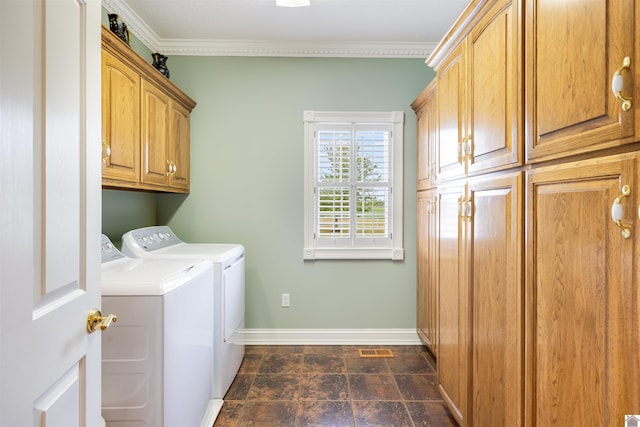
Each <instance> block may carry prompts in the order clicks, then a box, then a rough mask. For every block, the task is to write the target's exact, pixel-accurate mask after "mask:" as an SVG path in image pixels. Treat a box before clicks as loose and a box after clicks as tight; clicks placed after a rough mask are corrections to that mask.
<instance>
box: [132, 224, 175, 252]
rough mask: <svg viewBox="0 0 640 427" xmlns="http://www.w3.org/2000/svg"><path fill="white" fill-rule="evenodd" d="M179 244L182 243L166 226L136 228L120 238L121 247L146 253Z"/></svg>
mask: <svg viewBox="0 0 640 427" xmlns="http://www.w3.org/2000/svg"><path fill="white" fill-rule="evenodd" d="M180 243H183V242H182V240H180V239H179V238H178V237H177V236H176V235H175V233H174V232H173V231H172V230H171V228H169V227H167V226H166V225H156V226H152V227H144V228H138V229H135V230H131V231H128V232H126V233H125V234H124V235H123V236H122V246H123V247H124V246H125V245H127V246H138V247H139V248H141V249H143V250H145V251H147V252H151V251H155V250H158V249H162V248H166V247H168V246H173V245H177V244H180Z"/></svg>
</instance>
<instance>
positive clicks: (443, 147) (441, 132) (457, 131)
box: [436, 42, 467, 180]
mask: <svg viewBox="0 0 640 427" xmlns="http://www.w3.org/2000/svg"><path fill="white" fill-rule="evenodd" d="M465 47H466V44H465V42H463V43H461V44H460V46H458V47H457V48H456V50H455V51H454V52H452V53H451V55H450V57H449V59H448V60H447V62H446V63H444V64H443V65H442V67H441V68H440V69H439V70H438V83H437V84H438V103H437V106H438V144H437V147H438V150H437V153H436V155H437V162H436V163H437V165H436V168H437V171H436V173H437V176H438V179H439V180H440V179H450V178H455V177H461V176H464V174H465V173H466V162H465V159H464V156H463V153H462V151H461V150H462V144H463V143H466V140H467V125H466V93H467V89H466V87H465V85H466V69H465V67H466V61H465Z"/></svg>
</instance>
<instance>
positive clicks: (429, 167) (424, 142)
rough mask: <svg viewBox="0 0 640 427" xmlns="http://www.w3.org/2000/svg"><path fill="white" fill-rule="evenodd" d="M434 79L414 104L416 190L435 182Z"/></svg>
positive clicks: (435, 125) (435, 98)
mask: <svg viewBox="0 0 640 427" xmlns="http://www.w3.org/2000/svg"><path fill="white" fill-rule="evenodd" d="M436 83H437V82H436V80H435V79H434V80H433V81H432V82H431V83H430V84H429V85H428V86H427V87H426V88H425V90H424V91H423V92H422V93H421V94H420V96H419V97H418V99H416V103H419V105H415V103H414V106H415V107H416V115H417V120H418V149H417V152H418V164H417V176H418V182H417V185H418V190H422V189H426V188H431V187H432V186H433V185H434V183H435V175H436V164H435V161H436V156H435V149H436V143H437V141H438V139H437V137H438V122H437V120H438V112H437V86H436Z"/></svg>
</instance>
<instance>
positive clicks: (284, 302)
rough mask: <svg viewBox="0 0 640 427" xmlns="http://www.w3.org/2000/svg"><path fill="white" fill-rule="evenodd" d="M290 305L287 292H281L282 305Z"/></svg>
mask: <svg viewBox="0 0 640 427" xmlns="http://www.w3.org/2000/svg"><path fill="white" fill-rule="evenodd" d="M290 305H291V301H290V299H289V294H282V306H283V307H289V306H290Z"/></svg>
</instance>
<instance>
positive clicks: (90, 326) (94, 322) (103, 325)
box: [87, 308, 118, 333]
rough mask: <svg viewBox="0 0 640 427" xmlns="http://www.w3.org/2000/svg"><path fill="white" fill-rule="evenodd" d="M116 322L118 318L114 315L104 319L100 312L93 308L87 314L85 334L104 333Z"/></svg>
mask: <svg viewBox="0 0 640 427" xmlns="http://www.w3.org/2000/svg"><path fill="white" fill-rule="evenodd" d="M117 321H118V318H117V317H116V315H115V314H110V315H108V316H106V317H104V316H102V313H101V312H100V310H98V309H97V308H94V309H93V310H91V311H90V312H89V317H87V332H89V333H92V332H95V331H98V330H100V331H104V330H105V329H107V328H108V327H109V326H111V324H112V323H116V322H117Z"/></svg>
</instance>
